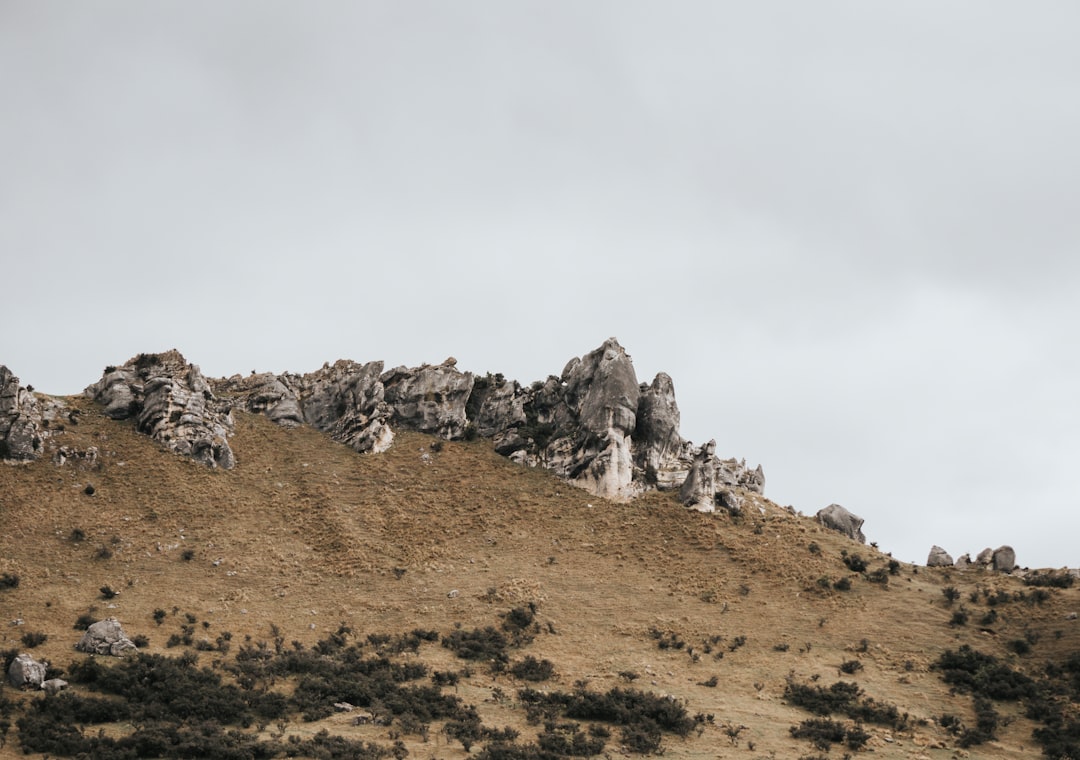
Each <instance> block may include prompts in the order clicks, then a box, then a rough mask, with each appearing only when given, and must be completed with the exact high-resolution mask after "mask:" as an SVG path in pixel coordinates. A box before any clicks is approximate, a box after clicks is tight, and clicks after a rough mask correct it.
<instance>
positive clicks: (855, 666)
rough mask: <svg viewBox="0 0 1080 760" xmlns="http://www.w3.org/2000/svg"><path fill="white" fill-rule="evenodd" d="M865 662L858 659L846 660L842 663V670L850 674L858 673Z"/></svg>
mask: <svg viewBox="0 0 1080 760" xmlns="http://www.w3.org/2000/svg"><path fill="white" fill-rule="evenodd" d="M862 667H863V664H862V663H861V662H859V661H858V660H845V661H844V662H842V663H840V672H841V673H847V674H848V675H849V676H850V675H854V674H855V673H858V672H859V671H860V670H862Z"/></svg>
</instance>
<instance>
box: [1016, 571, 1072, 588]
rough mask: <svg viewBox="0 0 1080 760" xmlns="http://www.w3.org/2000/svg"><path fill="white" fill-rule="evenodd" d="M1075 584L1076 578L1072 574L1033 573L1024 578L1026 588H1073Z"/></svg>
mask: <svg viewBox="0 0 1080 760" xmlns="http://www.w3.org/2000/svg"><path fill="white" fill-rule="evenodd" d="M1075 582H1076V578H1075V576H1073V575H1072V574H1071V573H1032V574H1031V575H1028V576H1027V577H1025V578H1024V585H1025V586H1049V587H1052V588H1072V586H1073V584H1074V583H1075Z"/></svg>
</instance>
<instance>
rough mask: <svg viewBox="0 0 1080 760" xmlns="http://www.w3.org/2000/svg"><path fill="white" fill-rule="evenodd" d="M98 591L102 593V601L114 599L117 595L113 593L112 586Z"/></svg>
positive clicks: (103, 587)
mask: <svg viewBox="0 0 1080 760" xmlns="http://www.w3.org/2000/svg"><path fill="white" fill-rule="evenodd" d="M98 590H99V591H100V592H101V598H102V599H112V598H114V597H115V596H116V594H117V592H116V591H113V589H112V587H110V586H102V587H101V588H100V589H98Z"/></svg>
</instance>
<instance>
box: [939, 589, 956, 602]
mask: <svg viewBox="0 0 1080 760" xmlns="http://www.w3.org/2000/svg"><path fill="white" fill-rule="evenodd" d="M941 595H942V596H943V597H945V604H949V605H951V604H952V603H953V602H955V601H956V600H957V599H959V598H960V591H959V590H958V589H957V588H956V586H946V587H945V588H943V589H941Z"/></svg>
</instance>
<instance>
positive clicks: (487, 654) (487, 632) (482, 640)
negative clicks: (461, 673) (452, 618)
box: [442, 626, 508, 662]
mask: <svg viewBox="0 0 1080 760" xmlns="http://www.w3.org/2000/svg"><path fill="white" fill-rule="evenodd" d="M442 645H443V646H444V647H446V648H447V649H449V650H450V651H452V652H453V653H454V654H456V655H457V656H458V657H460V658H461V659H463V660H502V661H503V662H505V661H506V647H507V646H508V643H507V641H506V636H504V635H503V634H502V633H500V632H499V631H497V630H495V629H494V628H492V627H491V626H487V627H486V628H474V629H473V630H471V631H466V630H463V629H457V630H455V631H452V632H451V633H450V634H449V635H446V636H443V637H442Z"/></svg>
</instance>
